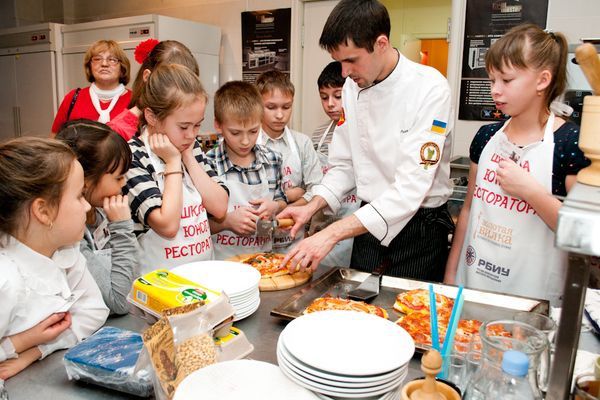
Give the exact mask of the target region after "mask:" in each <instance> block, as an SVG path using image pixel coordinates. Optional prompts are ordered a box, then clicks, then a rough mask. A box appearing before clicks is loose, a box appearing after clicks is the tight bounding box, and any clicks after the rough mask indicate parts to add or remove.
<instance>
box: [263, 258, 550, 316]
mask: <svg viewBox="0 0 600 400" xmlns="http://www.w3.org/2000/svg"><path fill="white" fill-rule="evenodd" d="M368 276H369V274H368V273H366V272H360V271H356V270H353V269H348V268H333V269H332V270H331V271H329V272H327V273H325V274H323V275H322V276H321V277H320V278H318V279H316V280H315V281H313V282H312V283H311V284H309V285H308V286H306V287H304V288H303V289H301V290H299V291H298V292H297V293H296V294H294V295H293V296H291V297H290V298H288V299H287V300H285V301H284V302H283V303H281V304H280V305H278V306H277V307H275V308H274V309H273V310H272V311H271V315H273V316H275V317H278V318H283V319H287V320H292V319H294V318H298V317H299V316H301V315H302V314H303V313H304V310H305V309H306V307H307V306H308V305H309V304H310V303H311V302H312V301H313V300H314V299H316V298H318V297H323V296H325V295H329V296H332V297H342V298H347V297H348V292H349V291H350V290H352V289H354V288H355V287H356V286H358V285H359V284H360V283H361V282H362V281H364V280H365V279H366V278H367V277H368ZM428 286H429V282H424V281H417V280H411V279H403V278H395V277H390V276H384V277H383V280H382V285H381V290H380V291H379V296H377V297H376V298H375V299H374V300H373V301H372V304H375V305H377V306H379V307H382V308H385V309H386V310H387V312H388V314H389V319H390V320H391V321H394V322H395V321H396V320H397V319H398V318H399V317H400V316H401V315H402V314H400V313H398V312H397V311H395V310H394V302H395V300H396V295H397V294H398V293H400V292H405V291H407V290H412V289H427V288H428ZM433 288H434V290H435V292H436V293H440V294H444V295H446V296H448V297H451V298H455V297H456V293H457V291H458V288H457V287H456V286H451V285H442V284H438V283H434V284H433ZM463 294H464V296H465V302H464V305H463V311H462V314H461V319H477V320H480V321H484V322H485V321H490V320H498V319H507V318H508V319H512V317H513V315H514V314H515V312H517V311H531V312H537V313H540V314H544V315H548V311H549V303H548V301H547V300H535V299H529V298H525V297H519V296H509V295H504V294H498V293H492V292H484V291H479V290H472V289H464V290H463Z"/></svg>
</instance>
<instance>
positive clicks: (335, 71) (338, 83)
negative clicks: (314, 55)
mask: <svg viewBox="0 0 600 400" xmlns="http://www.w3.org/2000/svg"><path fill="white" fill-rule="evenodd" d="M345 81H346V80H345V79H344V77H343V76H342V64H341V63H340V62H339V61H332V62H330V63H329V64H327V66H325V68H323V71H321V74H320V75H319V79H317V85H318V86H319V89H322V88H325V87H330V88H339V87H342V86H344V82H345Z"/></svg>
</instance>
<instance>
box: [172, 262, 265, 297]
mask: <svg viewBox="0 0 600 400" xmlns="http://www.w3.org/2000/svg"><path fill="white" fill-rule="evenodd" d="M171 271H172V272H174V273H176V274H177V275H181V276H183V277H184V278H186V279H189V280H191V281H193V282H197V283H199V284H201V285H204V286H206V287H207V288H210V289H213V290H222V291H224V292H225V293H227V295H228V296H233V297H235V296H236V295H237V294H238V293H246V292H247V291H249V290H250V289H253V288H257V287H258V282H259V281H260V272H258V271H257V270H256V269H254V268H252V267H251V266H250V265H247V264H243V263H238V262H233V261H198V262H193V263H188V264H183V265H179V266H177V267H175V268H173V269H172V270H171Z"/></svg>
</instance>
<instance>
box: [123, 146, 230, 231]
mask: <svg viewBox="0 0 600 400" xmlns="http://www.w3.org/2000/svg"><path fill="white" fill-rule="evenodd" d="M128 143H129V148H130V149H131V153H132V162H131V168H130V169H129V171H128V172H127V175H126V177H127V183H126V184H125V188H124V189H123V193H124V194H127V195H129V206H130V207H131V217H132V219H133V222H134V230H135V233H136V234H137V235H139V234H141V233H144V232H146V231H148V230H149V229H150V226H149V225H148V216H149V215H150V212H151V211H152V210H154V209H155V208H160V207H161V206H162V192H161V190H160V189H159V187H158V173H157V172H156V170H155V168H154V166H153V165H152V162H151V161H150V156H149V155H148V152H147V151H146V146H145V145H144V142H143V141H142V140H141V139H140V138H139V137H137V136H136V137H133V138H132V139H131V140H130V141H129V142H128ZM192 154H193V155H194V157H195V158H196V160H197V161H198V164H200V166H201V167H202V168H203V169H204V171H206V173H207V174H208V176H210V177H211V178H212V179H213V180H215V181H216V182H218V183H220V184H221V185H222V186H223V187H224V188H225V190H228V189H227V187H226V186H225V185H224V184H223V182H222V181H221V180H220V179H219V178H218V176H217V174H216V172H215V171H214V170H213V169H212V168H211V166H210V164H209V163H208V162H207V160H206V155H205V154H204V152H203V151H202V148H201V147H200V142H199V141H198V139H196V141H195V142H194V148H193V149H192ZM181 167H182V169H185V165H183V162H182V163H181Z"/></svg>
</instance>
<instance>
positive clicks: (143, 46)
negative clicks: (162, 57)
mask: <svg viewBox="0 0 600 400" xmlns="http://www.w3.org/2000/svg"><path fill="white" fill-rule="evenodd" d="M158 43H159V41H158V40H156V39H148V40H144V41H143V42H141V43H140V44H138V45H137V46H136V47H135V50H134V51H133V56H134V58H135V61H137V62H138V64H143V63H144V61H146V58H148V56H149V55H150V53H151V52H152V50H154V47H156V45H157V44H158Z"/></svg>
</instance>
